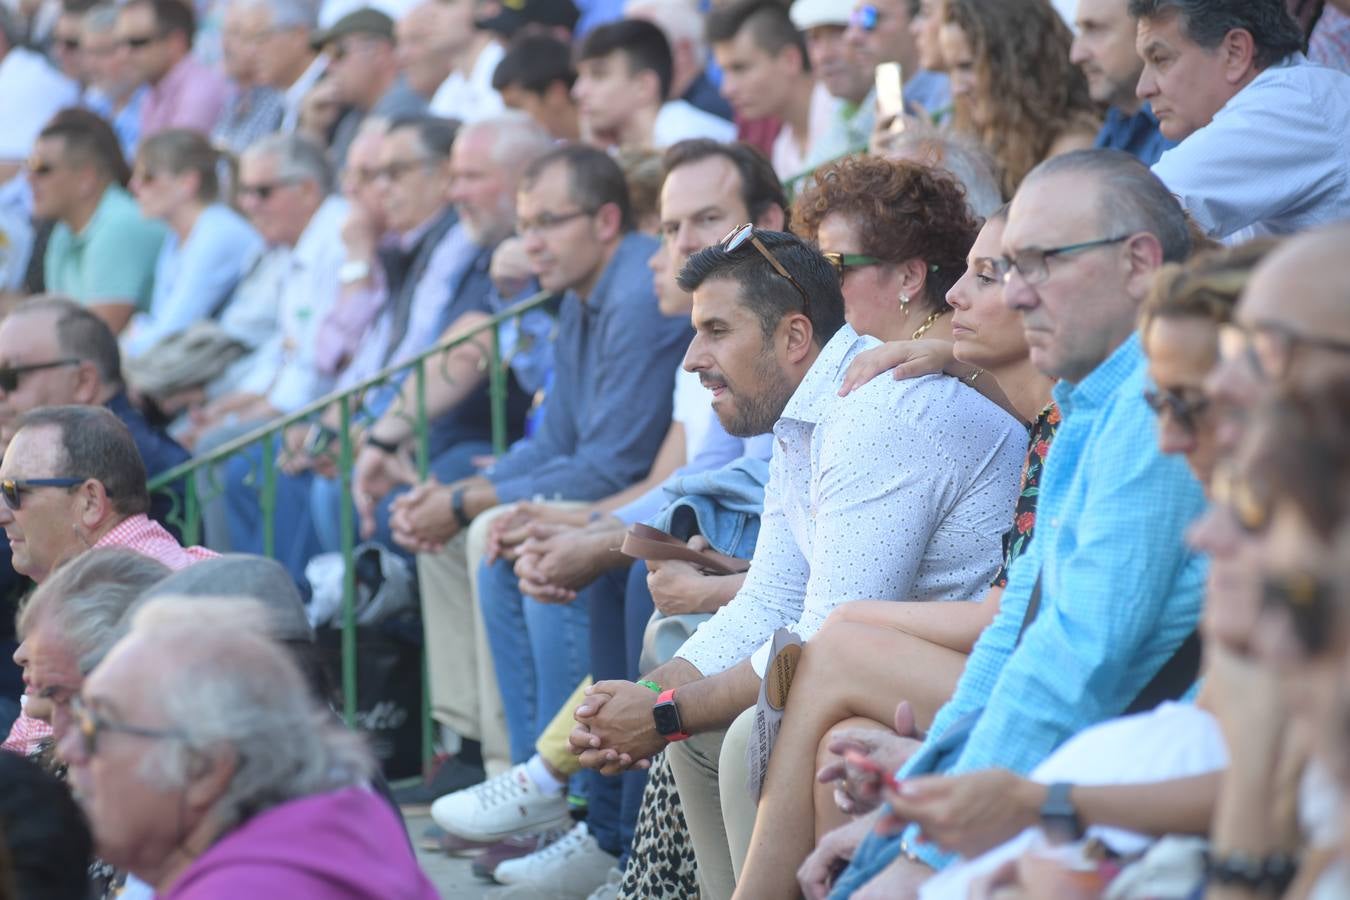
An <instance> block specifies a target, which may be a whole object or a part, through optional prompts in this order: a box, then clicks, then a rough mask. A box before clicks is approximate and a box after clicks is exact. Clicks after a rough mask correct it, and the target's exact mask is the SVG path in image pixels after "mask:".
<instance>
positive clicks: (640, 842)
mask: <svg viewBox="0 0 1350 900" xmlns="http://www.w3.org/2000/svg"><path fill="white" fill-rule="evenodd" d="M698 896H699V891H698V868H697V865H696V864H695V862H694V843H693V841H692V840H691V839H690V837H689V826H688V825H686V824H685V821H684V810H683V809H682V808H681V807H680V795H679V793H678V792H677V791H676V790H675V775H674V773H673V772H671V771H670V765H669V763H667V762H666V755H665V754H664V753H662V754H660V755H659V756H657V757H656V759H655V760H653V761H652V767H651V771H649V772H648V773H647V789H646V790H645V791H643V793H642V810H641V811H640V812H639V813H638V820H637V830H636V831H635V832H634V834H633V848H632V851H631V852H630V853H629V855H628V867H627V868H626V869H625V870H624V873H623V885H622V886H621V887H620V888H619V896H618V900H696V898H697V897H698Z"/></svg>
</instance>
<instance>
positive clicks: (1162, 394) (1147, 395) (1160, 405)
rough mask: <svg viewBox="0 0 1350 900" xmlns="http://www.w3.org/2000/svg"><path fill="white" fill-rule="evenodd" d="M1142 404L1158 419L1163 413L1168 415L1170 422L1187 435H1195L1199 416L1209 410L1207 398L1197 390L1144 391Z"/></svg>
mask: <svg viewBox="0 0 1350 900" xmlns="http://www.w3.org/2000/svg"><path fill="white" fill-rule="evenodd" d="M1144 402H1145V403H1147V404H1148V406H1149V409H1151V410H1153V412H1154V414H1155V415H1157V416H1159V417H1161V416H1162V415H1163V414H1164V413H1166V414H1168V415H1170V416H1171V417H1172V421H1174V422H1176V423H1177V425H1179V426H1181V428H1182V429H1184V430H1185V431H1186V432H1187V433H1189V434H1195V430H1196V428H1197V427H1198V426H1199V423H1200V416H1202V415H1203V414H1204V412H1205V410H1206V409H1208V408H1209V398H1208V397H1206V396H1205V395H1204V393H1203V392H1201V391H1199V390H1197V389H1191V390H1182V391H1178V390H1170V389H1167V388H1157V389H1156V390H1153V389H1150V390H1145V391H1144Z"/></svg>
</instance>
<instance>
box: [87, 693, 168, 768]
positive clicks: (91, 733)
mask: <svg viewBox="0 0 1350 900" xmlns="http://www.w3.org/2000/svg"><path fill="white" fill-rule="evenodd" d="M70 714H71V717H72V718H73V719H74V721H75V730H76V732H77V733H78V734H79V736H80V744H81V747H82V748H83V749H84V753H85V755H86V756H93V755H94V754H95V753H97V752H98V736H99V735H100V734H103V733H105V732H106V733H108V734H129V735H131V736H132V737H140V738H146V739H148V740H153V741H168V740H177V741H181V740H186V739H187V734H186V733H185V732H183V731H181V730H179V729H176V728H144V727H142V726H140V725H128V724H126V723H125V722H114V721H112V720H111V719H108V718H105V717H104V716H102V715H100V714H99V713H98V712H96V711H95V710H92V709H90V708H89V707H88V706H86V705H85V702H84V700H82V699H81V698H80V697H79V696H78V695H77V696H75V697H72V698H71V699H70Z"/></svg>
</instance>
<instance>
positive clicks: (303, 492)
mask: <svg viewBox="0 0 1350 900" xmlns="http://www.w3.org/2000/svg"><path fill="white" fill-rule="evenodd" d="M276 444H277V442H276V441H274V440H269V441H264V442H262V443H260V444H254V445H253V446H251V447H248V448H246V449H245V450H243V451H242V452H240V453H239V454H237V455H235V456H232V457H230V458H229V459H228V460H226V462H225V463H224V465H223V467H222V468H221V471H220V472H219V475H218V476H217V477H219V478H220V479H221V485H222V486H223V487H224V494H223V495H222V496H221V498H220V500H221V502H222V503H223V504H224V509H225V521H226V527H227V531H228V541H229V543H228V545H227V546H228V548H229V549H230V550H231V551H233V552H235V553H258V554H261V553H262V552H263V511H262V505H261V503H260V497H261V487H262V483H261V473H262V455H263V453H264V452H266V453H271V454H273V455H275V454H276V452H277V446H276ZM313 481H314V475H313V474H312V473H310V472H304V473H302V474H300V475H284V474H282V473H281V472H278V473H277V478H276V487H277V491H276V513H275V515H274V517H273V522H274V523H275V526H276V530H275V531H274V532H273V533H274V534H275V536H276V540H275V545H276V546H275V550H276V554H275V555H276V558H277V561H278V562H280V563H281V564H282V565H284V566H285V567H286V569H287V571H289V572H290V573H291V577H292V578H294V579H295V580H296V581H297V582H299V583H303V582H304V578H305V564H306V563H308V562H309V561H310V559H312V558H313V557H314V556H315V555H316V554H318V552H319V549H320V548H319V538H318V535H317V534H316V533H315V531H314V515H313V512H312V510H311V509H310V504H309V491H310V483H311V482H313ZM208 537H209V535H208ZM212 544H213V545H217V544H218V542H217V541H216V540H215V539H214V538H212Z"/></svg>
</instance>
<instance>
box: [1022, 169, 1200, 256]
mask: <svg viewBox="0 0 1350 900" xmlns="http://www.w3.org/2000/svg"><path fill="white" fill-rule="evenodd" d="M1055 175H1082V176H1086V177H1090V178H1092V179H1093V180H1094V181H1096V182H1097V185H1098V188H1099V190H1098V192H1097V195H1098V199H1099V202H1100V213H1099V217H1100V220H1101V223H1102V227H1103V228H1105V229H1107V230H1108V231H1111V232H1112V233H1113V234H1115V233H1125V234H1133V233H1135V232H1140V231H1146V232H1148V233H1149V234H1151V235H1153V236H1154V237H1155V238H1157V239H1158V243H1159V244H1161V245H1162V251H1163V262H1176V263H1179V262H1183V261H1184V260H1186V259H1187V258H1188V257H1189V256H1190V255H1191V247H1192V236H1191V228H1190V224H1189V222H1188V220H1187V218H1186V211H1185V210H1184V209H1182V207H1181V203H1180V202H1179V201H1178V200H1177V198H1176V197H1175V196H1173V194H1172V192H1171V191H1169V190H1168V189H1167V186H1166V185H1164V184H1163V183H1162V181H1160V180H1159V179H1158V176H1157V175H1154V174H1153V173H1152V172H1151V171H1149V169H1148V166H1145V165H1144V164H1143V163H1141V162H1140V161H1139V160H1137V159H1135V158H1134V157H1133V156H1131V155H1130V154H1128V153H1123V152H1121V151H1120V150H1075V151H1073V152H1071V153H1065V154H1063V155H1062V156H1053V157H1051V158H1050V159H1047V160H1046V161H1045V162H1043V163H1041V164H1040V165H1038V166H1037V167H1036V168H1034V169H1032V170H1031V171H1030V172H1029V173H1027V176H1026V178H1025V179H1023V181H1022V184H1023V186H1024V187H1025V185H1026V184H1027V183H1029V182H1031V181H1033V180H1036V179H1043V178H1049V177H1051V176H1055Z"/></svg>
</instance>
